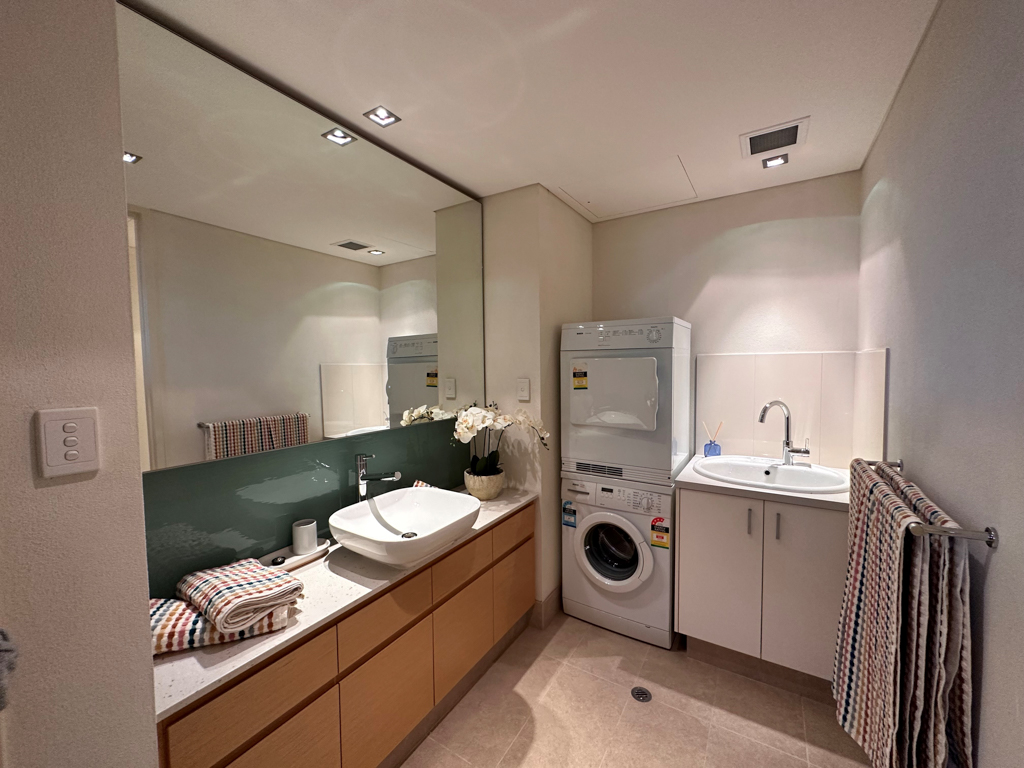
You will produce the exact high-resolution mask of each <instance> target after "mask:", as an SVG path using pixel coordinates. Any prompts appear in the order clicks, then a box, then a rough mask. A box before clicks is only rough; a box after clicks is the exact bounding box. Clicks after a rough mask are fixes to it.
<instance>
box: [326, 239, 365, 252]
mask: <svg viewBox="0 0 1024 768" xmlns="http://www.w3.org/2000/svg"><path fill="white" fill-rule="evenodd" d="M334 245H336V246H338V247H339V248H348V249H349V250H350V251H363V250H366V249H367V248H369V247H370V246H369V245H367V244H366V243H357V242H356V241H355V240H342V241H341V242H340V243H334Z"/></svg>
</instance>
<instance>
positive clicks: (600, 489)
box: [595, 483, 671, 515]
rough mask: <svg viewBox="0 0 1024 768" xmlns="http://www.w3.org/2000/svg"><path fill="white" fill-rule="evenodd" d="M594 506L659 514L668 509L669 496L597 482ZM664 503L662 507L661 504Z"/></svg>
mask: <svg viewBox="0 0 1024 768" xmlns="http://www.w3.org/2000/svg"><path fill="white" fill-rule="evenodd" d="M595 496H596V499H595V502H596V504H595V506H598V507H604V508H605V509H619V510H622V511H623V512H650V513H651V514H654V515H659V514H661V513H662V511H665V512H667V511H668V506H667V505H668V502H669V499H670V498H671V497H670V496H665V495H663V494H660V493H652V492H650V491H639V490H637V489H635V488H619V487H617V486H614V485H601V484H600V483H598V484H597V487H596V489H595ZM663 504H664V505H665V506H664V507H663V506H662V505H663Z"/></svg>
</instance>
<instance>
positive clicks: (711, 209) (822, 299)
mask: <svg viewBox="0 0 1024 768" xmlns="http://www.w3.org/2000/svg"><path fill="white" fill-rule="evenodd" d="M765 173H770V171H765ZM859 184H860V174H859V172H853V173H844V174H840V175H838V176H828V177H826V178H822V179H814V180H812V181H804V182H800V183H797V184H789V185H786V186H781V187H773V188H771V189H764V190H759V191H757V192H749V193H747V194H743V195H734V196H732V197H723V198H719V199H716V200H709V201H706V202H700V203H692V204H690V205H682V206H678V207H676V208H668V209H665V210H662V211H655V212H652V213H644V214H640V215H637V216H629V217H626V218H622V219H614V220H612V221H607V222H601V223H598V224H595V225H594V317H595V319H598V320H619V319H627V318H633V317H656V316H664V315H674V316H676V317H680V318H682V319H683V320H687V321H689V322H690V323H692V325H693V336H692V339H691V345H692V349H691V353H692V354H694V355H696V354H698V353H701V352H762V353H763V352H800V351H819V350H848V349H857V348H858V347H857V275H858V269H859V218H858V217H859V213H860V197H859V194H860V186H859Z"/></svg>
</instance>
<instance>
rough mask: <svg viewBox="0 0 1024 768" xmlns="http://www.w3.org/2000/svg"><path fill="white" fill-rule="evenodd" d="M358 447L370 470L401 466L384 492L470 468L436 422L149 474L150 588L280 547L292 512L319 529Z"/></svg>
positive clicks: (347, 485) (352, 495) (155, 591)
mask: <svg viewBox="0 0 1024 768" xmlns="http://www.w3.org/2000/svg"><path fill="white" fill-rule="evenodd" d="M357 453H369V454H374V455H375V456H376V458H374V459H372V460H371V462H370V471H392V470H399V471H400V472H401V473H402V480H401V482H400V483H398V484H397V486H396V485H393V484H389V485H387V486H386V487H385V488H384V490H393V489H394V488H395V487H403V486H407V485H412V483H413V482H414V481H415V480H422V481H424V482H426V483H429V484H431V485H436V486H438V487H441V488H455V487H457V486H460V485H462V482H463V479H462V472H463V470H464V469H466V467H468V466H469V449H468V446H465V445H462V444H460V443H453V441H452V422H451V421H442V422H433V423H427V424H417V425H414V426H411V427H406V428H403V429H392V430H385V431H381V432H372V433H369V434H365V435H358V436H353V437H346V438H341V439H338V440H326V441H324V442H319V443H311V444H309V445H300V446H297V447H294V448H282V449H281V450H277V451H268V452H266V453H256V454H251V455H249V456H239V457H237V458H233V459H223V460H221V461H211V462H205V463H202V464H191V465H188V466H183V467H172V468H170V469H161V470H156V471H154V472H147V473H145V474H144V475H143V476H142V490H143V494H144V496H145V514H146V547H147V552H148V558H149V594H150V596H151V597H173V596H174V586H175V584H177V582H178V580H179V579H180V578H181V577H182V576H183V575H185V574H186V573H189V572H191V571H194V570H197V569H200V568H210V567H212V566H215V565H222V564H225V563H229V562H232V561H234V560H237V559H239V558H243V557H260V556H262V555H264V554H266V553H267V552H273V551H274V550H276V549H280V548H282V547H286V546H288V545H289V544H291V526H292V523H293V522H294V521H295V520H301V519H303V518H309V517H311V518H315V519H316V520H317V523H318V527H319V529H320V535H321V536H325V535H327V533H328V528H327V518H329V517H330V516H331V513H333V512H334V511H336V510H337V509H339V508H341V507H343V506H345V505H347V504H352V503H354V502H355V501H356V487H355V477H354V474H353V470H354V467H355V455H356V454H357Z"/></svg>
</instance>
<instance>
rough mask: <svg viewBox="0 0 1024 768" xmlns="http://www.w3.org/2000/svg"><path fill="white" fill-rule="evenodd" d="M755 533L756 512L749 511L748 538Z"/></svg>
mask: <svg viewBox="0 0 1024 768" xmlns="http://www.w3.org/2000/svg"><path fill="white" fill-rule="evenodd" d="M753 532H754V510H753V509H748V510H747V536H750V535H751V534H752V533H753Z"/></svg>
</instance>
